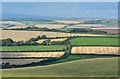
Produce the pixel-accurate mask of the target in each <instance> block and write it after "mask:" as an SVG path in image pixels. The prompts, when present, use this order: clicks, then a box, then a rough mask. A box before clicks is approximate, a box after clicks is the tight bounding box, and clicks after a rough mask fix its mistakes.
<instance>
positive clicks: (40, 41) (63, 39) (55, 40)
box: [37, 38, 67, 43]
mask: <svg viewBox="0 0 120 79" xmlns="http://www.w3.org/2000/svg"><path fill="white" fill-rule="evenodd" d="M45 40H46V39H41V40H38V41H37V42H38V43H42V42H43V41H45ZM65 40H67V38H56V39H50V41H51V42H57V41H65Z"/></svg>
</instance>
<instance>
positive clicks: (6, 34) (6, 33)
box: [1, 30, 105, 41]
mask: <svg viewBox="0 0 120 79" xmlns="http://www.w3.org/2000/svg"><path fill="white" fill-rule="evenodd" d="M42 35H46V36H47V37H52V38H54V37H70V36H105V35H99V34H80V33H62V32H45V31H20V30H2V38H1V39H6V38H11V39H13V40H14V41H21V40H23V41H27V40H29V39H30V38H33V37H37V36H42Z"/></svg>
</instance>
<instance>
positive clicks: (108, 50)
mask: <svg viewBox="0 0 120 79" xmlns="http://www.w3.org/2000/svg"><path fill="white" fill-rule="evenodd" d="M118 49H119V47H73V48H72V51H71V53H72V54H107V55H109V54H114V55H120V52H119V50H118Z"/></svg>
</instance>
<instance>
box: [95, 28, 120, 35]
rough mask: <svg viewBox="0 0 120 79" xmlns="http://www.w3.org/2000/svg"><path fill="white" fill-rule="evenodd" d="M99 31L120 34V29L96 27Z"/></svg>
mask: <svg viewBox="0 0 120 79" xmlns="http://www.w3.org/2000/svg"><path fill="white" fill-rule="evenodd" d="M95 30H99V31H105V32H107V33H109V34H120V29H95Z"/></svg>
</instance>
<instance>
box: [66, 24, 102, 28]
mask: <svg viewBox="0 0 120 79" xmlns="http://www.w3.org/2000/svg"><path fill="white" fill-rule="evenodd" d="M103 26H104V25H102V24H77V25H73V26H69V27H67V28H91V27H94V28H95V27H96V28H98V27H99V28H101V27H103Z"/></svg>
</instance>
